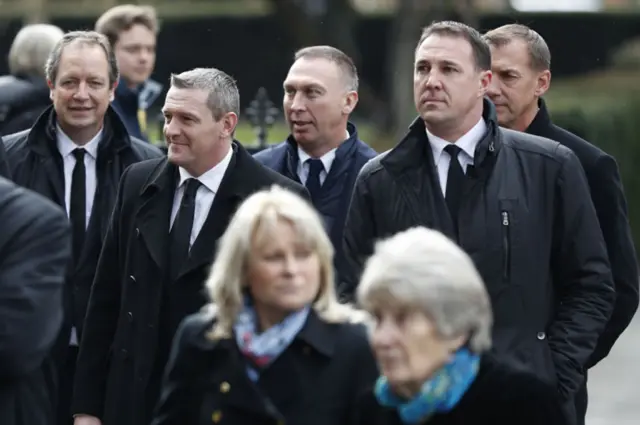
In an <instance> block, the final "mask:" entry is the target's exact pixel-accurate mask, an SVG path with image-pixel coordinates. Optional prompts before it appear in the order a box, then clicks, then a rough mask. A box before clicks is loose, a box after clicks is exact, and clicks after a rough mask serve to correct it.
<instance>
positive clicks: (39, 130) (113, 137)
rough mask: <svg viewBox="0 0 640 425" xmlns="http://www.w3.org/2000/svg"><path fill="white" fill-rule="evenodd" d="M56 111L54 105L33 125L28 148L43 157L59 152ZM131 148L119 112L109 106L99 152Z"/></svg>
mask: <svg viewBox="0 0 640 425" xmlns="http://www.w3.org/2000/svg"><path fill="white" fill-rule="evenodd" d="M56 117H57V115H56V111H55V109H54V108H53V105H51V106H49V107H48V108H47V109H45V111H44V112H43V113H42V114H41V115H40V117H38V119H37V120H36V122H35V123H34V124H33V127H32V128H31V131H30V132H29V136H28V137H27V146H29V148H30V149H31V150H32V151H33V152H35V153H37V154H39V155H42V156H50V155H51V154H52V153H53V152H56V151H57V144H56V137H57V136H56ZM130 147H131V139H130V137H129V133H128V132H127V130H126V128H125V126H124V123H123V122H122V120H121V119H120V117H119V116H118V114H117V112H116V111H115V110H114V109H113V108H112V107H111V106H109V107H108V108H107V112H106V113H105V116H104V128H103V131H102V139H101V140H100V147H99V150H98V151H99V152H106V151H111V152H120V151H121V150H123V149H126V148H130Z"/></svg>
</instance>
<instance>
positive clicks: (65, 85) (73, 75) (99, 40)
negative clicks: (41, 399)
mask: <svg viewBox="0 0 640 425" xmlns="http://www.w3.org/2000/svg"><path fill="white" fill-rule="evenodd" d="M45 70H46V78H47V83H48V85H49V91H50V96H51V99H52V100H53V106H51V107H49V108H48V109H47V110H46V111H45V112H44V113H43V114H42V115H41V116H40V118H38V120H37V121H36V122H35V124H34V125H33V127H32V128H31V129H30V130H25V131H22V132H19V133H15V134H13V135H9V136H6V137H5V140H4V143H5V145H6V150H7V160H8V163H9V167H10V172H11V176H12V178H13V180H14V181H15V182H16V183H18V184H19V185H22V186H25V187H27V188H29V189H32V190H34V191H36V192H38V193H40V194H42V195H44V196H45V197H47V198H49V199H51V200H52V201H54V202H55V203H57V204H58V205H60V206H61V207H63V208H65V210H66V211H67V215H68V217H69V219H70V221H71V228H72V236H73V256H72V261H71V264H70V265H69V269H68V279H67V288H66V290H65V299H64V306H65V317H64V319H65V320H64V323H63V326H62V330H61V332H60V338H59V341H58V343H57V344H56V346H55V348H54V352H53V356H54V358H55V360H56V363H57V366H58V368H59V379H58V382H59V385H60V388H59V390H58V398H59V400H58V415H59V417H58V425H68V424H70V423H71V422H72V417H71V412H70V402H71V391H72V385H73V376H74V371H75V363H76V357H77V354H78V340H81V339H82V337H83V323H84V322H83V319H84V316H85V314H86V311H87V305H88V303H89V291H90V288H91V285H92V282H93V279H94V275H95V272H96V266H97V263H98V255H99V254H100V250H101V249H102V242H103V237H104V234H105V232H106V229H107V226H108V223H109V217H110V212H111V210H112V209H113V206H114V204H115V202H116V192H117V189H118V180H119V179H120V175H121V174H122V173H123V172H124V170H125V169H126V168H127V167H128V166H129V165H131V164H134V163H136V162H139V161H142V160H145V159H151V158H157V157H161V156H162V152H160V150H159V149H157V148H155V147H153V146H151V145H149V144H147V143H144V142H142V141H140V140H137V139H135V138H132V137H130V136H129V134H128V133H127V131H126V129H125V127H124V125H123V123H122V121H121V120H120V118H119V117H118V114H117V113H116V112H115V111H114V110H113V109H112V108H111V107H110V106H109V103H110V101H111V100H112V99H113V91H114V89H115V86H116V82H117V81H118V68H117V65H116V60H115V57H114V55H113V52H112V50H111V46H110V45H109V42H108V41H107V39H106V38H105V37H104V36H103V35H100V34H98V33H96V32H84V31H75V32H70V33H67V34H65V35H64V36H63V37H62V38H61V39H60V40H59V41H58V43H57V44H56V45H55V46H54V48H53V50H52V52H51V54H50V55H49V58H48V60H47V63H46V67H45Z"/></svg>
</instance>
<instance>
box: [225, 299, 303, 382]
mask: <svg viewBox="0 0 640 425" xmlns="http://www.w3.org/2000/svg"><path fill="white" fill-rule="evenodd" d="M309 311H310V308H309V307H305V308H303V309H302V310H300V311H296V312H294V313H291V314H290V315H288V316H287V317H285V319H284V320H283V321H282V322H280V323H278V324H277V325H274V326H272V327H270V328H269V329H267V330H265V331H264V332H262V333H261V334H258V317H257V315H256V311H255V309H254V308H253V305H252V303H251V300H250V298H249V297H247V298H246V299H245V304H244V307H243V309H242V311H240V314H238V317H237V318H236V322H235V323H234V326H233V330H234V333H235V337H236V343H237V344H238V347H239V348H240V351H241V352H242V354H244V355H245V357H247V359H248V360H249V365H248V367H247V373H248V375H249V378H250V379H251V380H253V381H257V380H258V378H259V377H260V371H261V370H262V369H264V368H266V367H267V366H269V365H270V364H271V363H272V362H273V361H274V360H275V359H276V358H277V357H278V356H279V355H280V354H282V353H283V352H284V350H286V349H287V347H289V345H290V344H291V342H292V341H293V340H294V339H295V337H296V336H297V335H298V333H299V332H300V330H302V328H303V327H304V324H305V323H306V322H307V317H308V316H309Z"/></svg>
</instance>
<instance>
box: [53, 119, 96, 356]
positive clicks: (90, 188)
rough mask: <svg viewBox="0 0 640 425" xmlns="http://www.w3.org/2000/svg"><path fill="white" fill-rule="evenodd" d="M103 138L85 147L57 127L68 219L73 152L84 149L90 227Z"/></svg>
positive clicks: (74, 339) (73, 341) (74, 341)
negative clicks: (97, 162)
mask: <svg viewBox="0 0 640 425" xmlns="http://www.w3.org/2000/svg"><path fill="white" fill-rule="evenodd" d="M101 137H102V130H100V131H99V132H98V134H96V135H95V137H94V138H93V139H91V140H90V141H89V143H87V144H85V145H84V146H80V145H77V144H76V143H75V142H74V141H73V140H71V139H70V138H69V136H67V135H66V134H64V131H62V129H61V128H60V126H59V125H56V140H57V145H58V152H60V156H62V167H63V175H64V204H65V207H66V210H67V217H71V183H72V180H73V168H74V167H75V166H76V157H75V156H74V155H73V151H74V150H75V149H76V148H84V150H85V151H86V152H85V155H84V167H85V189H86V198H85V199H86V206H85V211H86V224H85V226H87V227H88V226H89V220H90V219H91V210H92V209H93V198H94V197H95V194H96V185H97V182H98V178H97V176H96V159H97V158H98V146H99V145H100V138H101ZM69 344H70V345H78V335H77V333H76V328H75V326H74V327H73V328H72V329H71V341H70V342H69Z"/></svg>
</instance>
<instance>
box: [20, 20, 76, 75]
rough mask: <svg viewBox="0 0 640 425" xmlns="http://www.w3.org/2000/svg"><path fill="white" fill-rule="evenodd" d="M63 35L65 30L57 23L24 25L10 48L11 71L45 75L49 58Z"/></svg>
mask: <svg viewBox="0 0 640 425" xmlns="http://www.w3.org/2000/svg"><path fill="white" fill-rule="evenodd" d="M63 35H64V32H63V31H62V30H61V29H60V28H58V27H57V26H55V25H49V24H33V25H27V26H25V27H23V28H22V29H21V30H20V31H18V34H16V37H15V38H14V39H13V43H12V44H11V49H10V50H9V72H11V74H13V75H18V74H27V75H38V76H40V77H44V76H45V72H44V66H45V63H46V62H47V58H48V57H49V54H50V53H51V51H52V50H53V48H54V47H55V45H56V43H57V42H58V41H59V40H60V39H61V38H62V36H63Z"/></svg>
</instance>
